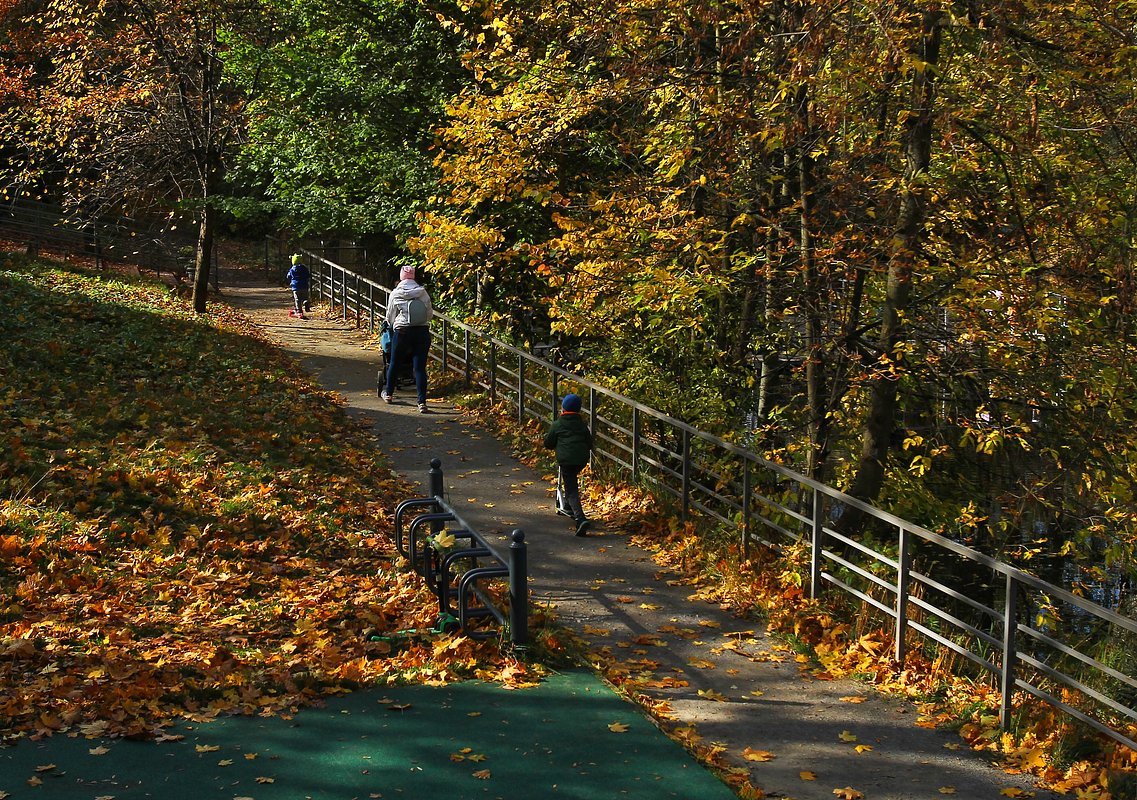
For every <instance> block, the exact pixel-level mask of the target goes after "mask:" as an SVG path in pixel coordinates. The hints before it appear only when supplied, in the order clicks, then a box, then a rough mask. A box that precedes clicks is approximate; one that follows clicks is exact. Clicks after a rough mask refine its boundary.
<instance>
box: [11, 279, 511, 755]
mask: <svg viewBox="0 0 1137 800" xmlns="http://www.w3.org/2000/svg"><path fill="white" fill-rule="evenodd" d="M0 294H2V295H3V297H4V298H5V305H6V307H7V309H8V310H7V311H6V312H5V313H4V314H2V315H0V338H2V339H3V341H4V348H3V349H2V351H0V375H2V376H3V381H2V383H0V414H2V415H3V417H2V422H0V426H2V432H0V738H9V737H13V736H19V735H28V734H33V735H34V734H40V735H46V734H49V733H52V732H61V731H68V730H76V729H78V730H81V731H83V732H84V733H91V734H95V733H107V734H115V735H130V736H154V735H160V730H161V727H162V725H163V723H164V722H165V721H168V720H169V719H171V718H172V717H174V716H177V715H189V716H190V717H192V718H202V717H208V716H211V715H215V714H217V713H219V712H229V711H236V712H243V713H275V712H280V711H285V710H288V709H290V708H292V707H296V706H299V705H302V704H305V703H308V702H311V701H313V700H315V699H318V698H319V697H320V696H321V695H322V694H325V693H328V692H336V691H342V690H346V689H350V688H353V687H357V686H363V685H375V684H387V683H396V682H444V681H450V680H454V679H458V678H461V677H481V678H487V679H494V678H503V679H506V680H519V679H523V676H524V675H525V674H526V669H527V668H526V667H525V666H523V665H520V664H516V663H512V662H509V663H506V662H504V661H502V660H501V659H502V657H501V654H500V653H499V652H498V650H497V648H496V647H494V646H493V645H489V646H486V645H477V644H475V643H473V642H471V641H470V640H468V639H466V638H464V637H457V636H446V637H438V638H435V639H433V640H430V639H426V640H424V641H421V642H418V643H414V642H411V643H409V644H408V646H407V647H399V648H397V652H393V651H392V650H391V646H390V645H389V644H387V643H386V642H384V641H382V640H379V641H373V634H374V633H381V632H392V631H397V630H402V629H407V628H422V627H424V626H429V625H431V624H432V623H433V621H434V612H435V610H436V608H437V606H436V605H435V604H434V600H433V597H432V596H430V595H429V593H428V592H427V591H426V589H425V587H424V586H423V584H422V582H421V581H420V580H418V579H417V577H416V576H415V575H414V573H413V572H410V571H407V570H400V569H398V568H397V565H395V564H393V560H394V559H395V558H396V553H395V550H394V547H393V545H392V541H391V539H390V536H389V532H390V519H391V511H392V510H393V508H394V506H395V504H396V503H397V502H398V501H399V500H401V499H404V498H405V497H406V496H407V492H408V489H407V488H406V487H402V486H399V485H398V484H397V483H396V482H395V480H394V479H393V478H392V477H391V471H390V469H389V468H387V467H385V466H384V464H383V463H381V462H380V461H379V460H378V458H377V457H376V455H375V451H374V448H372V447H369V446H368V445H369V442H368V441H367V440H366V439H365V437H364V435H363V434H362V433H361V432H360V431H359V430H358V428H356V427H353V424H352V423H351V422H350V421H349V419H348V418H347V416H346V415H345V414H344V413H343V411H342V409H341V408H340V407H339V405H338V403H337V400H336V399H335V397H334V395H332V394H330V393H327V392H323V391H321V390H318V389H317V388H315V387H314V386H313V384H311V383H310V382H309V380H308V379H307V378H306V377H303V376H302V374H301V373H300V372H299V370H298V369H297V368H296V365H295V364H294V363H293V362H291V361H290V360H289V359H288V358H287V357H285V356H284V355H282V354H281V353H280V352H279V351H278V350H277V349H276V348H274V347H272V346H271V345H270V344H269V343H268V342H267V341H265V340H264V339H263V337H262V335H261V334H260V333H259V332H258V331H257V330H256V329H255V328H254V327H253V325H252V324H251V323H250V322H248V321H247V320H246V319H244V318H243V317H241V316H239V315H238V314H236V313H235V312H232V311H230V310H227V309H225V308H224V307H222V306H220V305H219V306H217V307H216V308H215V310H214V311H213V312H212V313H210V314H208V315H194V314H193V313H192V311H190V310H189V309H188V308H187V307H186V305H185V303H184V302H183V301H181V300H178V299H176V298H174V297H172V296H171V295H170V294H169V293H168V291H167V290H166V289H165V287H160V286H156V285H153V284H149V283H145V282H140V281H134V280H127V279H117V278H114V277H112V276H107V275H105V274H103V275H97V274H91V273H86V272H84V271H82V270H77V269H72V268H67V267H61V266H48V265H43V264H36V263H32V264H19V265H16V264H14V263H13V260H9V261H8V262H7V263H6V265H5V266H2V267H0Z"/></svg>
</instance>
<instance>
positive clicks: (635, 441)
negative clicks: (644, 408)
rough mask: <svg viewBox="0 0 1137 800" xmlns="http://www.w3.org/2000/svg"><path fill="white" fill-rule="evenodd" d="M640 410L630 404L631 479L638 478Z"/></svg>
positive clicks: (635, 479)
mask: <svg viewBox="0 0 1137 800" xmlns="http://www.w3.org/2000/svg"><path fill="white" fill-rule="evenodd" d="M642 424H643V423H642V422H641V421H640V410H639V408H637V407H636V406H632V481H633V482H634V481H638V480H639V479H640V434H641V430H640V426H641V425H642Z"/></svg>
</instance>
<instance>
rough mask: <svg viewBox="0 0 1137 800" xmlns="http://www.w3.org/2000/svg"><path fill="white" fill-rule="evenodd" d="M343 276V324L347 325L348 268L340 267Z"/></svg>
mask: <svg viewBox="0 0 1137 800" xmlns="http://www.w3.org/2000/svg"><path fill="white" fill-rule="evenodd" d="M340 273H341V274H342V275H343V323H344V325H346V324H347V267H340Z"/></svg>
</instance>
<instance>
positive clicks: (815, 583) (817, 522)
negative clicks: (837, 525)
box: [809, 489, 825, 600]
mask: <svg viewBox="0 0 1137 800" xmlns="http://www.w3.org/2000/svg"><path fill="white" fill-rule="evenodd" d="M824 513H825V497H824V495H822V494H821V492H819V491H818V490H817V489H814V490H813V511H812V520H811V521H812V523H813V530H812V531H811V533H810V545H809V598H810V599H811V600H816V599H817V598H819V597H821V550H822V548H823V547H824V545H825V520H824V518H823V516H822V515H823V514H824Z"/></svg>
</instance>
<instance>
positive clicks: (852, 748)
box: [0, 283, 1056, 800]
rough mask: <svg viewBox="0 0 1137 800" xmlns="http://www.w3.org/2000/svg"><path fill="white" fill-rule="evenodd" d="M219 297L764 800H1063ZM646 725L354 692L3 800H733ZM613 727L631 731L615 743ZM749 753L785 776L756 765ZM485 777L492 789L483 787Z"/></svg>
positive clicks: (148, 748) (374, 363)
mask: <svg viewBox="0 0 1137 800" xmlns="http://www.w3.org/2000/svg"><path fill="white" fill-rule="evenodd" d="M224 298H225V299H226V300H227V301H228V302H230V303H231V304H232V305H234V306H236V307H238V308H240V309H243V310H244V311H245V312H246V313H247V314H248V315H249V316H250V317H251V318H252V319H253V320H254V321H256V322H257V323H258V324H259V325H261V326H262V327H263V328H264V329H265V330H266V331H267V333H268V334H269V335H270V336H271V337H273V338H274V339H275V340H276V341H277V342H278V343H279V345H280V346H281V347H282V348H284V349H285V350H286V351H288V352H289V353H291V354H292V355H293V356H295V357H296V358H297V359H298V360H299V362H300V363H301V364H302V365H303V367H304V368H305V369H307V370H308V371H309V372H310V373H311V374H313V375H314V376H315V378H316V379H317V381H318V382H319V383H320V384H321V385H322V386H323V387H324V388H326V389H329V390H333V391H336V392H338V393H339V394H341V395H342V396H343V397H344V398H345V400H346V404H347V409H348V411H349V413H350V414H352V415H353V416H355V417H356V418H357V419H359V420H360V421H361V423H362V424H364V425H367V426H369V427H370V429H371V430H372V431H373V433H374V435H375V437H376V440H377V445H378V447H379V448H380V449H381V450H382V452H383V453H384V454H385V455H386V457H387V458H388V459H389V461H390V464H391V467H392V469H394V470H395V471H396V472H397V473H399V474H401V475H403V476H406V477H407V478H409V479H411V480H416V481H419V483H420V484H422V483H424V482H425V478H426V471H427V469H428V465H429V462H430V460H431V459H432V458H438V459H440V460H441V461H442V464H443V470H444V474H445V483H446V489H447V492H448V494H449V498H450V501H451V503H452V504H453V505H455V506H456V507H458V508H460V510H461V512H462V514H463V516H464V517H465V518H466V519H467V521H468V522H470V523H471V524H473V525H474V526H475V527H477V528H478V529H479V530H480V531H482V532H483V533H487V534H492V535H497V536H500V537H501V543H502V545H503V546H504V545H505V543H506V539H505V536H506V535H507V534H508V532H509V531H511V530H513V529H514V528H521V529H523V530H524V531H525V533H526V539H527V541H528V544H529V567H530V573H531V589H532V593H533V598H534V601H536V602H543V603H549V604H551V605H553V606H554V607H555V610H556V613H557V615H558V617H559V618H560V619H561V620H562V621H563V622H564V623H566V624H567V625H569V626H572V627H573V628H575V629H576V630H577V631H579V632H580V633H581V634H582V635H583V636H584V637H585V638H586V639H588V640H589V641H590V643H591V646H592V647H593V648H595V649H598V650H599V649H605V648H606V649H608V650H609V651H610V652H612V653H613V654H614V655H615V656H616V657H617V658H619V659H620V660H622V661H625V662H635V664H636V668H637V670H642V671H644V672H649V673H653V674H654V676H655V677H656V678H658V679H660V686H661V687H663V688H658V689H654V690H652V692H653V695H654V697H656V698H659V699H665V700H667V701H668V702H669V704H670V706H671V708H672V709H673V711H674V713H675V714H676V715H677V717H678V720H679V721H680V723H681V724H682V725H683V726H686V727H689V728H692V729H693V731H694V733H695V734H697V735H698V736H700V737H702V741H703V743H705V744H711V743H719V744H721V745H722V746H723V747H725V749H726V756H727V757H728V758H729V760H730V761H731V762H732V764H734V765H736V766H737V767H740V768H745V769H748V770H749V771H750V777H751V781H752V783H753V784H754V785H755V786H758V787H761V788H762V789H763V790H764V791H765V792H766V796H767V797H778V798H796V800H832V798H834V797H835V796H837V795H836V794H835V790H838V789H844V788H846V787H849V788H851V789H853V790H855V791H857V792H860V793H862V795H863V797H864V798H865V800H910V799H911V800H917V799H921V800H931V798H940V797H942V796H944V795H945V794H954V795H956V796H958V797H961V798H969V799H972V798H974V799H975V800H997V798H1000V797H1002V796H1003V795H1002V794H1001V791H1002V790H1004V789H1007V788H1011V787H1018V788H1020V789H1027V790H1032V791H1036V792H1037V793H1036V795H1035V796H1036V797H1039V798H1047V797H1050V798H1053V797H1056V795H1054V794H1052V793H1050V792H1045V791H1039V790H1035V789H1034V788H1033V786H1032V784H1031V782H1030V779H1029V778H1027V777H1024V776H1013V775H1007V774H1005V773H1004V772H1002V771H1001V770H998V769H997V768H994V767H992V766H991V765H990V764H988V763H987V760H986V759H985V758H984V756H983V755H981V754H977V753H974V752H971V751H970V750H968V749H967V748H966V747H965V746H963V747H960V745H961V744H962V743H961V741H960V740H959V739H958V737H957V736H955V735H954V734H952V733H949V732H944V731H937V730H931V729H927V728H923V727H920V726H918V725H917V724H916V721H917V717H918V713H917V711H916V709H915V708H914V707H913V706H911V705H910V704H907V703H904V702H901V701H899V700H897V699H894V698H885V697H882V696H880V695H877V694H875V693H874V692H873V691H872V690H871V689H869V688H868V687H866V686H863V685H860V684H857V683H855V682H851V681H819V680H816V679H813V678H811V677H809V676H808V675H806V674H804V673H803V672H802V671H801V670H800V669H799V668H798V665H797V664H796V663H795V661H794V660H793V657H792V655H787V654H786V653H785V652H783V651H779V650H776V649H773V644H774V643H773V642H771V641H769V640H768V639H767V637H766V636H765V635H764V634H763V629H762V626H761V625H760V624H754V623H748V622H744V621H740V620H739V619H737V618H734V617H732V616H731V615H729V614H728V613H726V612H724V611H723V610H721V609H719V608H718V607H717V606H715V605H711V604H707V603H704V602H701V601H693V600H691V599H689V597H688V595H689V593H690V589H689V587H684V586H682V585H679V584H678V582H675V584H674V585H673V584H672V583H669V582H668V579H669V578H670V577H674V576H669V575H667V574H664V573H663V571H662V570H661V569H660V568H659V567H658V566H657V565H655V564H654V563H653V562H652V560H651V557H650V555H649V554H648V553H647V552H645V551H643V550H640V549H638V548H636V547H634V546H632V545H631V544H629V542H628V541H627V540H626V538H625V537H624V536H623V535H622V534H619V533H616V532H612V531H607V530H605V528H604V525H603V522H602V521H598V522H599V524H598V525H597V526H596V528H595V529H594V531H593V532H592V534H591V535H590V536H588V537H586V538H577V537H575V536H573V535H572V533H571V528H570V526H569V524H568V522H567V520H565V519H563V518H560V517H556V516H555V515H554V514H553V513H552V506H551V498H550V495H549V489H550V485H549V481H548V477H547V476H543V475H540V474H538V473H536V472H534V471H533V470H531V469H530V468H528V467H526V466H525V465H523V464H521V463H519V462H517V461H516V460H515V459H513V458H512V457H511V456H510V455H509V453H508V452H507V450H506V448H505V447H504V446H503V445H502V444H500V443H499V442H498V441H496V440H495V439H494V438H493V437H492V436H491V435H490V434H489V433H487V432H486V431H485V430H483V429H482V428H481V427H479V426H478V425H477V424H476V423H475V422H474V421H472V420H470V419H469V418H467V417H464V416H462V415H460V414H459V413H458V412H457V411H456V410H455V408H454V406H453V404H452V403H451V402H450V401H449V400H448V399H447V398H440V397H431V398H430V401H429V405H430V413H428V414H419V413H418V411H417V408H416V405H415V402H414V396H413V392H410V391H404V392H403V393H401V394H399V395H397V397H396V402H395V403H394V404H390V405H388V404H385V403H383V402H382V401H381V400H379V398H378V397H377V392H376V376H377V373H378V370H379V368H380V365H381V363H382V357H381V355H380V353H379V352H378V351H377V350H375V349H373V348H371V347H368V346H366V344H367V343H366V337H365V336H364V335H363V334H362V333H361V332H359V331H357V330H355V329H354V327H353V326H350V325H347V324H345V323H344V322H343V321H342V320H338V319H335V318H328V317H326V316H325V314H323V313H321V309H320V308H319V307H317V309H316V312H315V313H314V314H312V315H310V317H309V319H307V320H301V319H293V318H289V317H288V315H287V309H288V307H289V305H290V299H291V298H290V295H289V292H287V291H286V290H284V289H281V288H278V287H275V286H265V285H263V284H249V285H240V284H232V283H231V284H230V285H228V286H227V287H226V288H225V290H224ZM432 366H433V367H434V368H437V365H432ZM730 643H733V644H734V645H735V646H733V647H731V648H726V647H723V645H725V644H730ZM666 679H673V680H666ZM849 697H860V698H864V701H863V702H859V703H854V702H847V701H846V700H843V698H849ZM393 706H394V707H400V706H401V707H404V709H405V712H392V711H391V710H390V709H391V708H392V707H393ZM467 707H469V708H476V709H478V711H477V712H474V711H471V712H468V713H467V712H466V711H465V709H466V708H467ZM435 709H442V710H443V711H446V710H447V709H449V710H450V713H447V714H445V715H440V714H438V713H434V710H435ZM456 710H459V711H461V713H457V711H456ZM637 711H638V710H637V709H635V708H634V707H632V706H630V705H629V704H628V703H625V702H623V701H621V700H620V699H619V698H617V697H616V695H615V694H614V693H613V692H612V691H611V690H610V689H608V688H607V687H606V686H605V685H604V684H602V683H601V682H599V681H598V680H597V679H596V678H595V677H594V676H591V675H589V674H587V673H584V674H576V675H572V674H568V675H562V676H557V677H555V678H553V679H552V680H550V681H547V682H545V683H543V684H542V686H541V687H539V688H537V689H532V690H523V691H516V692H506V691H502V690H501V689H500V688H497V687H487V686H478V685H476V684H470V685H459V686H456V687H447V688H446V689H445V690H444V691H440V690H436V689H431V688H429V687H406V688H403V689H399V690H397V691H395V690H392V691H391V692H378V693H376V692H357V693H353V694H352V695H349V696H348V697H345V698H339V699H337V700H335V701H334V702H332V703H330V704H329V708H327V709H324V710H305V711H302V712H300V713H299V714H297V715H296V716H295V718H294V719H292V720H288V719H280V718H276V719H260V718H255V719H249V718H234V719H229V720H224V721H221V722H215V723H208V724H202V725H191V724H186V725H182V726H179V727H178V728H177V729H176V730H177V732H178V733H179V735H182V736H184V737H185V738H184V739H182V740H180V741H178V742H170V743H166V744H163V745H153V744H145V743H132V742H112V743H110V744H109V745H108V750H109V752H107V753H105V754H101V753H100V754H98V755H97V756H92V755H91V754H92V753H97V752H98V749H99V748H97V747H95V745H93V744H92V743H91V742H90V741H89V740H82V739H79V740H75V739H64V738H62V737H52V738H51V739H49V740H46V741H44V742H28V741H24V742H20V743H19V744H18V745H17V746H16V747H14V748H9V749H8V750H0V797H12V798H23V797H38V798H88V797H89V798H91V799H92V800H94V799H95V798H109V797H114V798H116V800H122V798H133V797H160V798H169V800H177V798H182V797H185V798H199V797H218V798H226V800H228V798H245V797H248V798H255V800H271V799H272V798H286V797H287V798H306V797H313V798H342V800H349V798H355V797H360V798H363V797H368V798H392V797H440V796H446V797H452V798H466V797H471V798H474V797H477V798H481V797H498V798H504V800H537V798H541V799H542V800H543V799H544V798H550V797H574V798H577V797H579V798H589V800H600V799H601V798H607V797H643V798H645V799H649V798H663V797H685V798H699V800H714V799H715V798H724V800H725V798H728V797H731V796H733V795H732V793H731V792H730V791H729V790H728V789H727V788H726V787H725V786H724V785H723V784H721V783H720V782H719V781H718V780H717V779H716V778H714V777H713V776H712V775H711V774H710V773H709V772H707V771H706V770H704V769H703V768H702V767H700V766H698V764H697V763H696V762H695V761H694V760H693V759H692V757H691V756H690V755H689V754H688V753H687V752H686V751H684V750H683V749H682V748H681V747H680V746H679V745H677V744H675V743H674V742H672V741H670V740H669V739H666V738H665V737H664V736H663V735H662V734H661V733H659V732H658V731H657V730H656V729H655V728H654V727H653V726H652V725H651V723H650V722H649V721H648V720H647V719H646V718H644V717H643V716H640V715H639V714H638V713H637ZM611 722H624V723H626V724H628V726H629V730H628V732H627V733H622V734H619V735H618V736H617V735H616V734H614V733H612V732H611V731H610V730H609V729H608V727H607V725H608V724H610V723H611ZM850 735H852V736H855V737H856V739H855V741H850V740H849V738H850ZM625 737H626V738H625ZM857 745H869V747H870V748H871V749H865V748H863V747H862V748H861V750H858V749H857ZM155 747H161V748H166V749H164V750H155V749H154V748H155ZM92 748H95V749H94V750H92ZM179 748H180V749H179ZM202 748H205V749H202ZM214 748H220V749H214ZM463 748H470V749H469V750H467V751H465V752H466V754H467V755H470V754H478V755H484V756H486V759H485V761H484V764H483V762H482V761H480V760H479V761H474V762H462V761H460V760H458V761H454V760H451V759H450V758H449V757H448V756H449V755H456V756H457V755H461V754H462V752H463ZM953 748H958V749H953ZM748 749H749V750H750V751H765V752H766V753H769V754H770V757H769V760H765V761H753V760H747V759H746V758H745V757H744V751H747V750H748ZM49 766H50V767H51V768H50V769H46V770H44V769H42V768H44V767H49ZM482 766H484V768H485V769H488V770H489V773H487V775H489V774H492V777H486V779H484V780H479V779H478V778H477V777H472V775H473V774H474V773H475V772H478V771H479V767H482ZM104 773H105V774H104ZM26 779H30V780H31V782H30V783H27V782H26ZM36 781H40V783H39V784H38V785H37V783H36ZM30 787H34V788H30ZM17 789H20V790H21V791H17ZM25 789H27V790H26V791H23V790H25ZM4 792H7V793H8V794H4ZM850 796H851V797H856V796H857V795H855V794H854V795H850Z"/></svg>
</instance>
